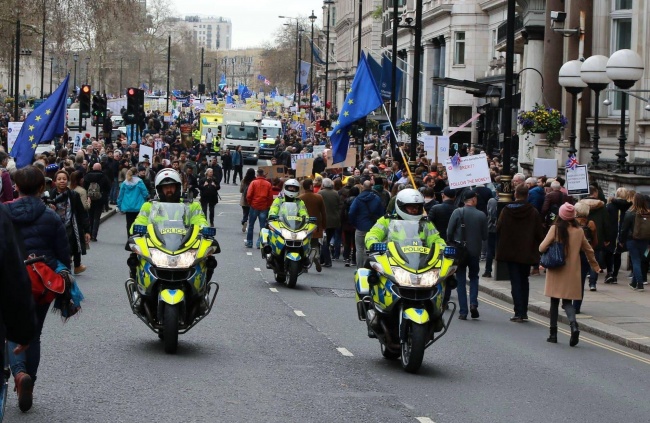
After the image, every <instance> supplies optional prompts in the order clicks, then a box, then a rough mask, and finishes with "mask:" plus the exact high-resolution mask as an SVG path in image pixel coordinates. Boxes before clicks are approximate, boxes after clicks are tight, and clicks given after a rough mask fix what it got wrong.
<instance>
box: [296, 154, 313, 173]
mask: <svg viewBox="0 0 650 423" xmlns="http://www.w3.org/2000/svg"><path fill="white" fill-rule="evenodd" d="M313 157H314V155H313V154H312V153H299V154H292V155H291V169H293V170H296V162H297V161H298V160H300V159H311V158H313Z"/></svg>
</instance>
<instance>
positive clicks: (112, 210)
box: [99, 205, 117, 224]
mask: <svg viewBox="0 0 650 423" xmlns="http://www.w3.org/2000/svg"><path fill="white" fill-rule="evenodd" d="M108 208H109V210H108V211H107V212H103V213H102V217H100V218H99V223H100V224H102V223H104V222H105V221H106V219H108V218H109V217H111V216H113V215H115V214H116V213H117V210H116V208H117V206H113V205H110V206H108Z"/></svg>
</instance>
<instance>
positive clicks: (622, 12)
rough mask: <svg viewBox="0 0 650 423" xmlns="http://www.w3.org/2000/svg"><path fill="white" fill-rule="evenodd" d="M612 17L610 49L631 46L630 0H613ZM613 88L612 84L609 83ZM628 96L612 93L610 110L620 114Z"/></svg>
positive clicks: (626, 104)
mask: <svg viewBox="0 0 650 423" xmlns="http://www.w3.org/2000/svg"><path fill="white" fill-rule="evenodd" d="M613 3H614V4H613V6H614V7H613V10H612V14H611V18H612V26H611V28H612V36H611V37H610V38H611V40H612V47H611V51H612V53H614V52H615V51H617V50H621V49H629V48H632V0H614V1H613ZM611 87H612V88H615V87H614V85H613V84H612V85H611ZM628 100H629V99H628V96H626V95H625V94H622V93H616V94H615V95H614V104H613V107H612V110H611V112H612V113H613V114H616V115H620V113H621V106H622V105H623V102H624V101H625V107H626V108H627V107H628V106H629V103H628Z"/></svg>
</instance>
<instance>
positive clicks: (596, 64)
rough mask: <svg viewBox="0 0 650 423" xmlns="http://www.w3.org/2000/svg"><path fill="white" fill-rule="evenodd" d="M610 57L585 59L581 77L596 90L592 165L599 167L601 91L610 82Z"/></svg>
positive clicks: (597, 56)
mask: <svg viewBox="0 0 650 423" xmlns="http://www.w3.org/2000/svg"><path fill="white" fill-rule="evenodd" d="M608 60H609V58H608V57H607V56H602V55H598V54H597V55H594V56H591V57H590V58H588V59H587V60H585V61H584V63H583V64H582V68H581V69H580V78H582V80H583V81H584V82H585V83H586V84H587V86H588V87H589V88H591V89H592V90H593V91H594V94H595V99H596V100H595V102H594V136H593V138H592V139H593V145H592V148H591V165H592V167H593V168H594V169H598V161H599V160H600V153H601V151H600V150H599V149H598V141H599V140H600V134H599V133H598V118H599V112H600V92H601V91H602V90H604V89H605V88H607V86H608V85H609V83H610V82H612V81H611V80H610V79H609V78H608V77H607V61H608Z"/></svg>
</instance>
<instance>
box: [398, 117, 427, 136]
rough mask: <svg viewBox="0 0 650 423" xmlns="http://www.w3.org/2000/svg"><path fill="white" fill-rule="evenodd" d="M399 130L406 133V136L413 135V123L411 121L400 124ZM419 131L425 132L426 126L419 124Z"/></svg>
mask: <svg viewBox="0 0 650 423" xmlns="http://www.w3.org/2000/svg"><path fill="white" fill-rule="evenodd" d="M397 128H398V129H399V130H400V131H402V132H404V133H405V134H407V135H411V130H412V129H413V123H412V122H411V121H410V120H405V121H404V122H402V123H400V124H399V126H398V127H397ZM417 131H418V132H422V131H424V126H422V125H420V124H418V127H417Z"/></svg>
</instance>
